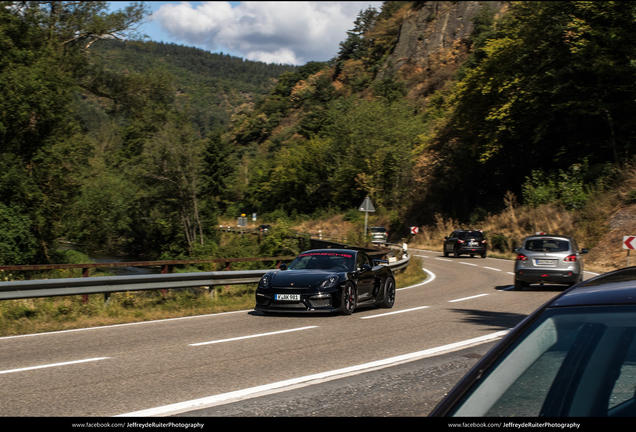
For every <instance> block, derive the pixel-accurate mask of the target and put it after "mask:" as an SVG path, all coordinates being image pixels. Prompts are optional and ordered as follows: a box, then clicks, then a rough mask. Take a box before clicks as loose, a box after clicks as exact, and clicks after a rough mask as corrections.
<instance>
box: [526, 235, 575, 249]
mask: <svg viewBox="0 0 636 432" xmlns="http://www.w3.org/2000/svg"><path fill="white" fill-rule="evenodd" d="M525 248H526V250H529V251H532V252H567V251H568V250H570V242H569V241H567V240H562V239H553V238H549V239H534V240H527V241H526V246H525Z"/></svg>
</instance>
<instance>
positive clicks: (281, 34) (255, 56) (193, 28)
mask: <svg viewBox="0 0 636 432" xmlns="http://www.w3.org/2000/svg"><path fill="white" fill-rule="evenodd" d="M128 3H129V2H124V1H114V2H111V4H110V7H111V9H113V10H117V9H123V8H124V7H125V6H126V5H127V4H128ZM382 3H383V2H381V1H306V2H302V1H280V2H275V1H274V2H266V1H252V2H250V1H246V2H227V1H196V2H179V1H150V2H147V5H148V6H149V8H150V10H151V11H152V15H151V16H150V18H149V21H148V22H147V23H146V24H144V25H143V26H142V27H141V28H140V31H141V33H144V34H146V35H148V36H149V38H150V40H153V41H156V42H165V43H175V44H178V45H185V46H194V47H197V48H201V49H204V50H206V51H210V52H213V53H220V52H222V53H224V54H230V55H233V56H236V57H241V58H244V59H246V60H254V61H262V62H265V63H280V64H292V65H304V64H306V63H307V62H310V61H326V60H330V59H332V58H334V57H335V56H336V55H337V54H338V50H339V48H340V42H342V41H344V40H345V39H346V38H347V30H351V29H352V28H353V26H354V21H355V20H356V18H357V17H358V14H359V13H360V11H362V10H366V9H367V8H368V7H375V8H376V9H377V10H378V11H379V10H380V8H381V6H382Z"/></svg>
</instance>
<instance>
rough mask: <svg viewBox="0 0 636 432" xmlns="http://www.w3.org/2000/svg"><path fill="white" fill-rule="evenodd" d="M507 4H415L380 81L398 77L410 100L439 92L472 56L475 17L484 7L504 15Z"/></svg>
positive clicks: (480, 2)
mask: <svg viewBox="0 0 636 432" xmlns="http://www.w3.org/2000/svg"><path fill="white" fill-rule="evenodd" d="M508 3H509V2H507V1H422V2H414V4H413V5H412V6H411V8H409V9H408V10H405V14H404V17H403V20H402V24H401V27H400V32H399V36H398V40H397V42H396V44H395V47H394V48H393V51H392V52H391V54H390V55H389V56H388V58H387V62H386V63H385V66H384V68H383V70H382V71H381V72H380V73H379V75H378V78H380V79H381V78H385V77H388V76H391V75H394V74H397V75H398V76H400V77H401V78H402V79H404V80H406V81H407V84H408V88H409V89H410V97H426V96H427V95H428V94H430V93H432V92H433V91H435V90H436V89H438V88H439V87H440V86H441V85H442V84H443V83H444V82H445V81H446V80H447V79H448V78H449V77H450V76H451V75H452V74H453V73H454V72H455V71H456V70H457V69H458V67H459V66H460V65H461V63H462V62H463V61H464V60H465V59H466V57H467V56H468V54H469V51H468V50H469V47H470V43H469V37H470V35H471V33H472V31H473V29H474V24H473V18H475V16H476V15H477V14H478V12H479V11H480V10H481V9H482V8H490V9H491V10H492V11H493V12H496V13H502V12H504V11H505V9H506V8H507V4H508Z"/></svg>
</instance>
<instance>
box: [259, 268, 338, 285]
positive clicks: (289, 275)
mask: <svg viewBox="0 0 636 432" xmlns="http://www.w3.org/2000/svg"><path fill="white" fill-rule="evenodd" d="M332 274H337V273H335V272H333V271H331V270H283V271H278V272H276V273H274V274H273V275H272V282H271V285H272V286H273V287H281V288H291V287H299V288H302V287H308V288H309V287H313V286H315V285H317V284H319V283H320V282H322V281H323V280H325V279H326V278H327V277H328V276H329V275H332Z"/></svg>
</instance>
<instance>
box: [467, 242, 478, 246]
mask: <svg viewBox="0 0 636 432" xmlns="http://www.w3.org/2000/svg"><path fill="white" fill-rule="evenodd" d="M468 245H469V246H477V242H468Z"/></svg>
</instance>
